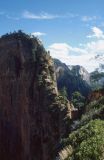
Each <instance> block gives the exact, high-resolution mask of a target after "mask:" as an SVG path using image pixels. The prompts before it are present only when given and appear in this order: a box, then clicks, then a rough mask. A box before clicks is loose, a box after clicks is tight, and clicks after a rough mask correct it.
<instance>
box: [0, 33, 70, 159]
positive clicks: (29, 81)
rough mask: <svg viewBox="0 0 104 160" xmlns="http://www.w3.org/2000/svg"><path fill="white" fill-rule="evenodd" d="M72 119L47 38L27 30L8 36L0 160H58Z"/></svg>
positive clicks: (0, 45) (1, 60)
mask: <svg viewBox="0 0 104 160" xmlns="http://www.w3.org/2000/svg"><path fill="white" fill-rule="evenodd" d="M67 119H68V107H67V105H65V103H64V102H63V101H62V100H61V98H60V96H58V91H57V85H56V77H55V72H54V65H53V61H52V59H51V57H50V55H49V54H48V53H47V52H46V51H45V49H44V47H43V46H42V44H41V42H40V41H39V40H38V39H36V38H34V37H30V36H28V35H26V34H24V33H22V32H21V31H19V32H18V33H13V34H10V35H5V36H2V37H1V38H0V159H1V160H54V158H55V156H56V154H57V148H58V143H59V141H60V138H62V137H64V135H65V134H66V121H67ZM68 126H69V124H68Z"/></svg>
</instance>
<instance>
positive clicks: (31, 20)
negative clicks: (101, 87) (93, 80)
mask: <svg viewBox="0 0 104 160" xmlns="http://www.w3.org/2000/svg"><path fill="white" fill-rule="evenodd" d="M19 29H22V30H23V31H25V32H27V33H31V34H34V35H36V36H38V37H40V39H42V41H43V43H44V45H45V48H46V49H48V50H50V52H51V55H52V56H53V57H55V58H59V59H60V60H61V61H63V62H65V63H67V64H70V65H75V64H79V65H83V66H84V67H85V68H86V69H87V70H88V71H92V70H94V69H95V68H96V67H98V66H99V63H104V62H103V60H104V57H103V54H104V0H0V34H1V35H2V34H4V33H7V32H12V31H14V30H19ZM98 54H99V55H100V56H96V55H98ZM95 56H96V58H95Z"/></svg>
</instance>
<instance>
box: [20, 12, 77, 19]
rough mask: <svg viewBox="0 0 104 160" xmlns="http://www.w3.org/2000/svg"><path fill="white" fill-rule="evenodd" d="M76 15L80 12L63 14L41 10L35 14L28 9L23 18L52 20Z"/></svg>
mask: <svg viewBox="0 0 104 160" xmlns="http://www.w3.org/2000/svg"><path fill="white" fill-rule="evenodd" d="M76 17H78V14H73V13H65V14H63V15H59V14H49V13H47V12H41V13H39V14H35V13H32V12H29V11H28V10H26V11H24V12H23V13H22V18H25V19H36V20H51V19H57V18H76Z"/></svg>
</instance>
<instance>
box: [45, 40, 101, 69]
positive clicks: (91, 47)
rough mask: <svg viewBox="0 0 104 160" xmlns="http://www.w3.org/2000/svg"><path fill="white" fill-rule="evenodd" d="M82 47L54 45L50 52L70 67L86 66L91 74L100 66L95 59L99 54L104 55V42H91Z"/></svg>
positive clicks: (65, 44) (64, 44)
mask: <svg viewBox="0 0 104 160" xmlns="http://www.w3.org/2000/svg"><path fill="white" fill-rule="evenodd" d="M82 46H83V47H82ZM82 46H81V47H79V48H77V47H72V46H71V45H69V44H67V43H54V44H52V45H50V46H49V47H48V50H49V51H50V54H51V56H52V57H53V58H57V59H60V60H61V61H62V62H64V63H66V64H68V65H81V66H84V67H85V68H86V69H87V70H88V71H89V72H91V71H93V70H94V69H96V68H98V66H99V64H100V61H96V59H95V58H94V57H95V56H96V55H97V54H104V40H97V41H91V42H89V43H86V44H84V45H82Z"/></svg>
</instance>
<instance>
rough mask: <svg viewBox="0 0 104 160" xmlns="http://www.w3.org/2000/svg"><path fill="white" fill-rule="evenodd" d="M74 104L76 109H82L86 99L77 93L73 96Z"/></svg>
mask: <svg viewBox="0 0 104 160" xmlns="http://www.w3.org/2000/svg"><path fill="white" fill-rule="evenodd" d="M72 103H73V105H74V107H75V108H78V109H81V108H82V107H84V104H85V97H84V96H82V95H81V93H80V92H78V91H76V92H74V93H73V94H72Z"/></svg>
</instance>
